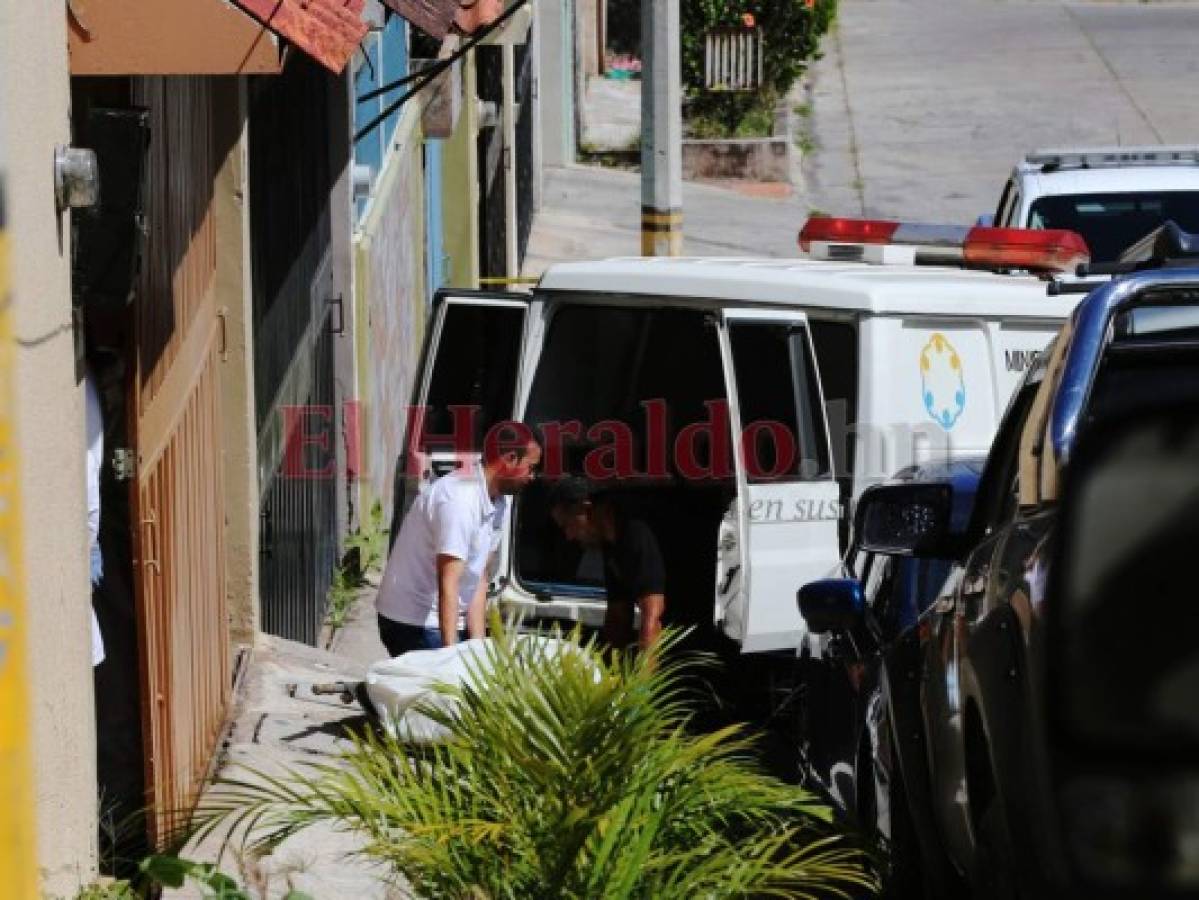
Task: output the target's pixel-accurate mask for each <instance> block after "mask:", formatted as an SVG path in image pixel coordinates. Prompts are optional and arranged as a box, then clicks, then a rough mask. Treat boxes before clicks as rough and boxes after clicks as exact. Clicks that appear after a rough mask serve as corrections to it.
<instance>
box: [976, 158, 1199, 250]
mask: <svg viewBox="0 0 1199 900" xmlns="http://www.w3.org/2000/svg"><path fill="white" fill-rule="evenodd" d="M1168 220H1173V221H1174V222H1175V223H1177V224H1178V225H1179V226H1180V227H1181V228H1182V229H1183V230H1184V231H1188V232H1195V231H1199V146H1194V147H1164V146H1163V147H1098V148H1087V149H1079V148H1075V149H1050V150H1037V151H1035V152H1033V153H1029V154H1028V155H1027V156H1025V157H1024V159H1023V160H1022V161H1021V162H1020V163H1018V164H1017V165H1016V167H1015V168H1014V169H1013V170H1012V175H1011V177H1010V178H1009V179H1008V181H1007V184H1006V185H1005V186H1004V188H1003V193H1002V195H1001V196H1000V199H999V206H998V207H997V208H996V210H995V214H994V216H984V217H982V218H981V219H980V220H979V224H984V225H989V224H994V225H996V226H999V227H1002V228H1061V229H1066V230H1069V231H1074V232H1076V233H1078V234H1080V235H1082V237H1083V239H1084V240H1085V241H1086V242H1087V246H1088V247H1089V248H1090V250H1091V259H1092V261H1093V262H1111V261H1113V260H1115V259H1116V257H1118V256H1119V255H1120V253H1121V252H1122V251H1123V250H1124V249H1125V248H1126V247H1128V246H1130V245H1132V244H1134V243H1136V242H1137V241H1138V240H1140V239H1141V238H1143V237H1144V236H1145V235H1147V234H1148V233H1149V232H1150V231H1153V229H1155V228H1157V227H1158V226H1159V225H1161V224H1162V223H1164V222H1166V221H1168Z"/></svg>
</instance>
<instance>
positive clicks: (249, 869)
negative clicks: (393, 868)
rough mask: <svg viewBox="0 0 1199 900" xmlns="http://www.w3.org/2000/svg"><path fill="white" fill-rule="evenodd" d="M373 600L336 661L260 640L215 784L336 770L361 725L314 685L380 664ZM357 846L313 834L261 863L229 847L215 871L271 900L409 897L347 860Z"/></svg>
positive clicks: (362, 608)
mask: <svg viewBox="0 0 1199 900" xmlns="http://www.w3.org/2000/svg"><path fill="white" fill-rule="evenodd" d="M374 594H375V590H374V588H366V589H364V590H363V591H362V592H361V594H360V596H359V598H358V600H357V602H356V603H355V605H354V609H353V612H352V613H351V616H350V620H349V622H348V623H347V625H346V626H345V627H344V628H343V629H341V630H340V631H339V632H338V633H337V634H336V635H335V637H334V641H333V643H332V647H333V652H328V651H324V650H318V649H316V648H314V647H309V646H306V645H304V644H298V643H295V642H293V641H285V640H282V639H281V638H275V637H270V636H267V635H263V636H260V637H259V638H258V641H257V643H256V644H255V646H254V650H253V655H252V657H251V659H250V661H249V664H248V667H247V670H246V673H245V676H244V678H243V679H242V683H241V687H240V690H239V692H238V695H237V697H235V698H234V702H235V706H234V710H233V724H232V728H231V730H230V732H229V734H228V736H227V742H226V744H225V746H224V747H223V748H222V750H221V752H220V760H219V768H218V776H221V775H232V774H235V773H237V772H238V771H239V770H241V771H243V772H244V771H245V770H257V771H259V772H266V773H272V774H279V773H282V772H284V771H287V770H294V769H296V768H302V767H303V766H304V765H306V764H312V763H325V764H327V763H333V762H335V761H336V759H337V756H338V755H339V754H340V753H342V752H344V751H345V750H346V749H348V748H349V746H350V744H349V735H350V733H351V731H359V730H361V729H362V728H363V727H364V726H365V725H366V724H367V719H366V717H365V716H364V714H363V712H362V710H361V708H360V707H359V706H358V705H357V704H356V703H352V704H349V705H346V704H343V703H342V702H341V701H340V700H339V699H338V698H337V697H329V696H320V697H318V696H315V695H313V694H312V691H311V686H312V685H313V684H318V683H325V682H334V681H361V680H362V678H363V677H364V676H365V674H366V668H367V666H368V665H369V664H370V663H372V662H374V661H376V660H377V659H381V658H383V657H384V656H386V652H385V651H384V649H383V646H382V644H381V643H379V636H378V630H377V627H376V625H375V604H374ZM224 836H225V835H224V834H223V833H221V834H217V835H213V836H212V837H210V838H208V839H207V840H205V841H204V842H203V843H201V844H196V845H189V846H188V847H186V848H185V849H184V850H183V852H182V853H181V855H182V856H184V857H185V858H187V859H191V860H197V861H202V862H213V861H216V859H217V854H218V851H219V849H220V843H221V841H222V840H223V838H224ZM360 846H361V844H360V842H359V840H358V839H357V838H356V837H355V836H354V835H351V834H347V833H345V832H339V831H337V830H335V829H334V828H332V827H330V826H326V825H315V826H313V827H311V828H308V829H306V830H305V831H303V832H301V833H300V834H298V835H296V836H295V837H293V838H291V839H289V840H288V841H286V842H284V843H283V844H282V845H281V846H280V847H279V848H278V849H277V850H276V851H275V852H274V853H271V854H270V855H268V856H264V857H261V858H248V857H245V856H243V855H241V854H240V853H238V852H237V850H236V845H234V846H233V848H232V849H231V850H229V851H227V852H226V853H225V854H224V856H223V858H222V859H221V860H220V863H221V869H222V870H223V871H225V872H226V873H227V874H229V875H231V876H233V877H234V878H235V879H237V881H238V883H239V884H241V885H243V886H244V887H246V888H247V889H248V890H249V892H250V893H251V895H252V896H261V897H265V898H270V900H275V898H281V897H283V896H284V895H286V894H287V892H288V891H290V890H297V891H303V892H305V893H307V894H309V895H311V896H312V897H314V898H317V900H325V898H351V897H352V898H355V900H359V898H361V900H402V898H408V897H410V896H411V894H410V892H409V891H408V890H407V888H406V887H405V885H403V884H402V883H400V882H398V881H396V880H395V879H393V878H392V877H391V876H390V874H389V873H388V872H387V871H386V870H384V869H382V868H380V867H378V866H374V865H371V864H369V863H367V862H365V861H364V860H362V859H359V858H355V857H354V856H353V855H352V854H353V853H354V851H355V850H357V849H359V848H360ZM164 896H165V897H170V898H189V900H191V898H198V897H201V896H203V894H202V892H200V891H198V890H196V889H194V888H190V887H189V888H185V889H183V890H178V891H167V892H166V893H165V894H164Z"/></svg>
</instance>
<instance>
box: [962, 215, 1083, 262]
mask: <svg viewBox="0 0 1199 900" xmlns="http://www.w3.org/2000/svg"><path fill="white" fill-rule="evenodd" d="M962 257H963V259H964V260H965V262H966V265H968V266H979V267H982V268H994V269H1033V270H1036V271H1046V272H1073V271H1074V270H1075V269H1077V268H1078V265H1079V263H1085V262H1088V261H1089V260H1090V259H1091V250H1090V248H1089V247H1087V242H1086V241H1084V240H1083V239H1082V235H1081V234H1078V233H1077V232H1074V231H1066V230H1065V229H1062V228H1045V229H1034V228H984V227H982V226H981V225H980V226H977V227H975V228H971V229H970V233H969V234H968V235H966V243H965V244H963V245H962Z"/></svg>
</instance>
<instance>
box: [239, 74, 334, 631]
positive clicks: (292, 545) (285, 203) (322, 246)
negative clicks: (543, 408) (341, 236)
mask: <svg viewBox="0 0 1199 900" xmlns="http://www.w3.org/2000/svg"><path fill="white" fill-rule="evenodd" d="M338 88H339V84H338V81H337V79H336V78H335V77H334V76H332V75H330V74H329V73H327V72H326V71H325V70H324V69H322V68H321V67H320V66H317V65H316V64H314V63H312V62H310V61H309V60H308V59H307V58H305V57H303V56H302V55H300V54H294V55H293V56H292V59H291V60H290V61H289V62H288V64H287V68H286V69H285V70H284V72H283V73H282V74H281V75H279V76H274V77H269V78H268V77H262V78H257V79H255V80H254V81H253V82H252V86H251V109H250V142H249V143H250V221H251V236H252V242H253V244H252V259H253V281H254V376H255V383H254V394H255V409H256V412H257V417H258V456H259V471H260V473H262V479H261V483H260V494H259V497H260V501H259V502H260V508H259V513H260V529H259V553H260V563H261V566H260V572H259V592H260V598H261V604H262V605H261V611H262V628H263V630H264V631H266V632H268V633H270V634H276V635H279V636H281V637H286V638H290V639H292V640H299V641H304V642H305V643H309V644H315V643H316V641H317V639H318V636H319V635H320V630H321V625H322V624H323V621H324V616H325V607H326V603H327V596H328V591H329V585H330V583H331V581H332V575H333V567H334V564H335V563H336V555H337V506H336V498H337V493H336V492H337V484H338V479H339V477H340V473H339V472H338V471H337V467H336V465H335V464H334V460H335V459H336V452H335V449H336V448H335V444H334V441H335V436H336V435H338V434H339V433H340V427H339V425H338V421H339V418H338V417H339V415H340V403H339V399H340V398H339V397H338V396H337V391H336V385H335V378H334V352H333V351H334V346H333V340H332V337H333V335H332V333H331V322H332V318H333V313H332V308H331V301H332V300H333V296H334V293H335V290H334V284H333V276H332V256H331V233H332V221H333V219H332V216H331V211H330V192H331V190H332V188H333V185H334V181H335V177H336V173H337V172H339V171H340V170H341V169H342V168H344V166H345V158H344V157H345V155H346V153H347V152H348V151H347V149H346V146H345V141H343V140H340V139H339V138H338V132H336V131H335V129H337V128H338V127H341V128H342V130H343V131H344V123H341V124H340V126H339V124H338V123H337V122H334V121H333V120H332V116H331V112H330V110H331V104H332V102H333V100H334V93H333V92H334V91H335V90H337V89H338ZM347 140H348V138H347Z"/></svg>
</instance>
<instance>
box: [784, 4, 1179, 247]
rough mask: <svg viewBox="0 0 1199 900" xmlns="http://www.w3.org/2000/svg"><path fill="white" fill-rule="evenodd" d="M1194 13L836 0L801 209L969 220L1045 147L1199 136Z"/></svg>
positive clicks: (812, 112) (817, 78)
mask: <svg viewBox="0 0 1199 900" xmlns="http://www.w3.org/2000/svg"><path fill="white" fill-rule="evenodd" d="M1197 29H1199V4H1194V3H1190V4H1171V3H1144V2H1142V3H1056V2H1055V3H1050V2H1011V3H994V2H989V0H955V2H953V3H946V2H944V0H841V4H840V7H839V10H838V22H837V25H836V27H835V29H834V30H833V32H832V33H831V34H829V35H828V36H827V37H826V38H825V40H824V43H823V46H822V50H823V54H824V55H823V59H821V60H820V62H819V63H818V64H817V65H816V66H815V67H814V68H813V72H812V78H811V83H810V86H809V90H810V100H809V103H808V106H807V111H808V112H809V116H808V118H809V122H808V123H807V126H808V133H809V138H810V141H811V142H812V143H814V145H815V147H814V148H813V149H814V152H812V153H809V154H807V156H806V158H805V162H804V167H803V168H804V174H805V182H806V190H807V205H808V206H810V207H813V208H817V209H821V210H824V211H826V212H829V213H833V214H843V215H862V214H866V215H879V216H891V217H904V218H909V219H919V220H924V221H934V222H936V221H948V222H962V223H972V222H973V221H974V219H975V218H976V217H977V216H978V215H979V214H981V213H987V212H994V208H995V204H996V202H997V201H998V198H999V193H1000V190H1001V189H1002V187H1003V184H1004V182H1005V180H1006V179H1007V176H1008V174H1009V173H1010V171H1011V168H1012V166H1013V164H1014V163H1015V162H1016V161H1017V160H1018V159H1019V158H1020V157H1021V156H1022V155H1023V154H1024V153H1026V152H1027V151H1029V150H1033V149H1036V148H1040V147H1046V146H1054V145H1057V146H1060V145H1063V144H1066V145H1069V144H1074V145H1088V144H1089V145H1100V144H1124V145H1132V144H1156V143H1163V142H1165V143H1199V104H1196V103H1195V102H1194V97H1193V85H1194V81H1195V75H1196V73H1199V61H1197V58H1196V56H1195V53H1194V36H1195V34H1196V30H1197Z"/></svg>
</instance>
